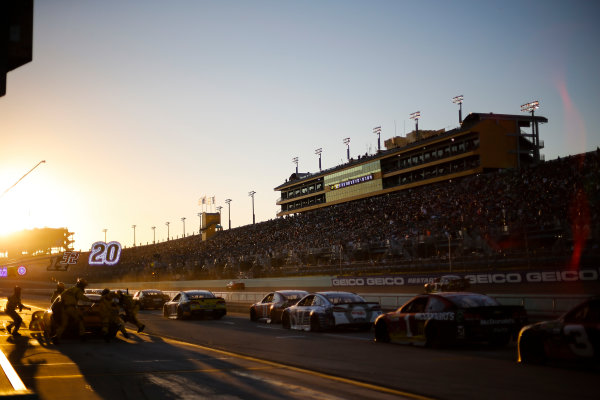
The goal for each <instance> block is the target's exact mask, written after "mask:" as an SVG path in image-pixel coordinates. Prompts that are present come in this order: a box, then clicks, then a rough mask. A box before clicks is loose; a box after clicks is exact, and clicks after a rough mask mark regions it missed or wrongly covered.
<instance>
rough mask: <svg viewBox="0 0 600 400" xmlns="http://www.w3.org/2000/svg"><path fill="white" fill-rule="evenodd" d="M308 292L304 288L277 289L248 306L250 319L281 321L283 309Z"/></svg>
mask: <svg viewBox="0 0 600 400" xmlns="http://www.w3.org/2000/svg"><path fill="white" fill-rule="evenodd" d="M307 294H308V292H307V291H305V290H277V291H275V292H271V293H269V294H267V295H266V296H265V297H264V298H263V299H262V300H261V301H259V302H258V303H254V304H252V306H250V320H252V321H257V320H259V319H267V322H271V323H278V322H281V314H282V313H283V310H284V309H286V308H287V307H289V306H292V305H294V304H296V303H297V302H298V300H300V299H301V298H303V297H304V296H306V295H307Z"/></svg>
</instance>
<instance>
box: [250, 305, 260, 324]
mask: <svg viewBox="0 0 600 400" xmlns="http://www.w3.org/2000/svg"><path fill="white" fill-rule="evenodd" d="M257 319H258V317H257V316H256V311H255V310H254V308H251V309H250V321H256V320H257Z"/></svg>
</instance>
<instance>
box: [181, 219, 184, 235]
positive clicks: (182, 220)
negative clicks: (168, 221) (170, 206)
mask: <svg viewBox="0 0 600 400" xmlns="http://www.w3.org/2000/svg"><path fill="white" fill-rule="evenodd" d="M181 222H183V237H185V217H181Z"/></svg>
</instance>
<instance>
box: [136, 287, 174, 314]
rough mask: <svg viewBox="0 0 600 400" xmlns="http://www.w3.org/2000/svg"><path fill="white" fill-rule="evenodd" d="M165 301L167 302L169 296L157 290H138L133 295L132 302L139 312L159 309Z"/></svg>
mask: <svg viewBox="0 0 600 400" xmlns="http://www.w3.org/2000/svg"><path fill="white" fill-rule="evenodd" d="M167 301H169V296H168V295H166V294H164V293H163V292H162V291H160V290H158V289H143V290H138V291H137V292H136V293H135V294H134V295H133V302H134V303H136V304H138V305H139V306H140V310H144V309H149V308H156V309H161V308H162V306H163V305H164V304H165V303H166V302H167Z"/></svg>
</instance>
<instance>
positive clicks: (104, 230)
mask: <svg viewBox="0 0 600 400" xmlns="http://www.w3.org/2000/svg"><path fill="white" fill-rule="evenodd" d="M107 230H108V229H106V228H104V229H102V232H104V243H107V242H106V231H107Z"/></svg>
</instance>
